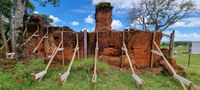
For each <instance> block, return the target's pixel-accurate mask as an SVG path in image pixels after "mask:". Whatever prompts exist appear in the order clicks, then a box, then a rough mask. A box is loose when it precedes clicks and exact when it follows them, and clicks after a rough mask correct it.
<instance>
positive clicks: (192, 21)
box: [172, 17, 200, 28]
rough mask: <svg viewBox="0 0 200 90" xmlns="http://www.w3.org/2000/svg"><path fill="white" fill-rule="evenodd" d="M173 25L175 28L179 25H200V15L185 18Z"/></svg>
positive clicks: (189, 26) (190, 26) (187, 26)
mask: <svg viewBox="0 0 200 90" xmlns="http://www.w3.org/2000/svg"><path fill="white" fill-rule="evenodd" d="M172 27H173V28H177V27H186V28H192V27H200V17H191V18H185V19H183V20H181V21H179V22H176V23H175V24H174V25H173V26H172Z"/></svg>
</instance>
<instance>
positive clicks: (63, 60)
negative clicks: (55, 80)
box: [61, 28, 65, 66]
mask: <svg viewBox="0 0 200 90" xmlns="http://www.w3.org/2000/svg"><path fill="white" fill-rule="evenodd" d="M61 40H62V46H61V47H62V48H64V41H63V28H62V31H61ZM62 64H63V66H64V65H65V57H64V50H62Z"/></svg>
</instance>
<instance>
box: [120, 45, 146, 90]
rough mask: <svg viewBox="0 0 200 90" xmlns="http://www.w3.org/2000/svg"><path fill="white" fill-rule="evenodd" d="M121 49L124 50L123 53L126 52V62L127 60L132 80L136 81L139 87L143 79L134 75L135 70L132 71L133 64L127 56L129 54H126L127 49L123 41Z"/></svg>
mask: <svg viewBox="0 0 200 90" xmlns="http://www.w3.org/2000/svg"><path fill="white" fill-rule="evenodd" d="M121 49H122V50H123V51H124V52H125V54H126V57H127V59H128V62H129V66H130V68H131V71H132V76H133V78H134V80H135V81H136V85H138V84H139V86H140V88H141V87H142V85H143V82H144V81H143V80H142V79H141V78H139V77H138V76H137V75H136V73H135V71H134V69H133V65H132V62H131V59H130V57H129V55H128V50H127V48H126V45H125V43H124V42H123V47H122V48H121Z"/></svg>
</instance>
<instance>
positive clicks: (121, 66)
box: [120, 31, 125, 68]
mask: <svg viewBox="0 0 200 90" xmlns="http://www.w3.org/2000/svg"><path fill="white" fill-rule="evenodd" d="M124 35H125V32H124V31H123V33H122V44H123V43H124ZM120 63H121V65H120V68H123V50H122V51H121V61H120Z"/></svg>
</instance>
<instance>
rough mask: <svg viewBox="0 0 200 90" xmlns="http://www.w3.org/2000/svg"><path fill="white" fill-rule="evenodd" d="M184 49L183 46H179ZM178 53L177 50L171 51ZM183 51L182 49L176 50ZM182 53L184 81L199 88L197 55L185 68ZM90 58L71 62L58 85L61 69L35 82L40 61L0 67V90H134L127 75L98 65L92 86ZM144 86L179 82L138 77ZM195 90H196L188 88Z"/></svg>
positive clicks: (171, 88) (164, 87) (176, 87)
mask: <svg viewBox="0 0 200 90" xmlns="http://www.w3.org/2000/svg"><path fill="white" fill-rule="evenodd" d="M183 48H184V47H183ZM175 49H176V50H179V49H180V48H175ZM181 50H184V49H180V51H181ZM187 57H188V55H187V54H185V53H178V54H177V56H176V58H177V63H178V64H180V65H181V66H183V67H184V68H185V71H186V76H185V77H186V78H187V79H189V80H191V81H192V82H193V83H194V84H195V85H198V86H199V85H200V78H199V77H200V67H199V66H200V62H199V58H200V55H192V57H191V67H187ZM93 61H94V59H93V58H90V59H87V60H83V61H75V62H74V63H73V67H72V70H71V73H70V75H69V77H68V80H67V82H66V83H64V84H63V85H62V86H61V85H59V84H58V82H57V75H58V73H64V72H65V71H66V70H67V66H65V67H55V68H50V69H49V70H48V72H47V74H46V75H45V76H44V77H43V79H42V81H41V82H35V81H34V80H33V79H32V77H31V75H30V74H31V73H33V72H34V73H38V72H40V71H42V70H44V69H45V67H46V64H43V63H44V62H43V60H39V59H36V60H31V61H30V62H22V61H19V62H18V63H17V64H16V66H15V68H14V69H11V70H10V71H9V72H4V71H3V68H2V67H3V66H2V65H0V90H131V89H136V90H137V89H138V88H137V87H136V86H135V83H134V80H133V78H132V76H131V73H130V72H124V71H118V70H113V69H111V68H110V67H109V66H108V65H107V63H105V62H100V61H99V62H98V65H97V66H98V67H97V82H96V83H95V84H92V80H91V79H92V74H93ZM138 76H140V77H141V78H142V79H143V80H144V81H145V84H144V86H143V88H144V90H182V87H181V85H180V83H179V82H178V81H177V80H175V79H174V78H172V77H170V76H165V75H163V74H158V75H154V74H139V75H138ZM192 90H196V89H194V88H193V89H192Z"/></svg>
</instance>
